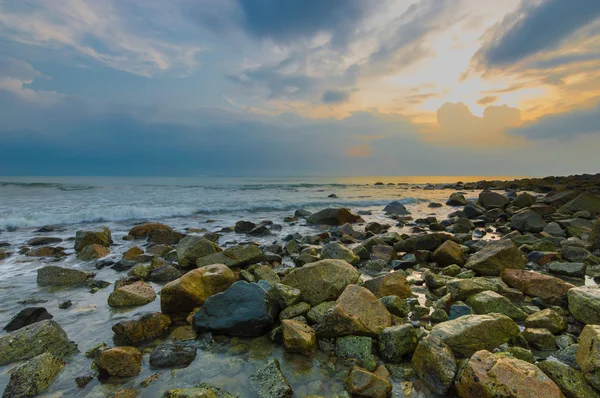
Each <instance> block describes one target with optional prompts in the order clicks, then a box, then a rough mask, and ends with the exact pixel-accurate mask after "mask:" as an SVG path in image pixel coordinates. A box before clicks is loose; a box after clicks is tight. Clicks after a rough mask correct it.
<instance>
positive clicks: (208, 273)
mask: <svg viewBox="0 0 600 398" xmlns="http://www.w3.org/2000/svg"><path fill="white" fill-rule="evenodd" d="M235 281H236V277H235V274H234V273H233V271H231V270H230V269H229V267H227V266H226V265H223V264H213V265H207V266H206V267H202V268H198V269H195V270H192V271H190V272H188V273H187V274H185V275H183V276H182V277H181V278H179V279H175V280H174V281H173V282H169V283H168V284H166V285H165V286H164V287H163V288H162V290H161V292H160V308H161V311H162V312H164V313H168V314H175V313H181V312H190V311H192V310H193V309H194V308H197V307H200V306H201V305H202V304H204V302H205V301H206V299H208V298H209V297H210V296H213V295H215V294H217V293H220V292H223V291H225V290H227V289H228V288H229V287H230V286H231V285H232V284H233V283H234V282H235Z"/></svg>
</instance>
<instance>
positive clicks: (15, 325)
mask: <svg viewBox="0 0 600 398" xmlns="http://www.w3.org/2000/svg"><path fill="white" fill-rule="evenodd" d="M45 319H52V315H50V314H49V313H48V311H46V309H45V308H43V307H30V308H25V309H24V310H21V311H19V313H18V314H17V315H15V316H14V318H13V319H11V321H10V322H9V323H8V325H6V326H5V327H4V330H6V331H7V332H14V331H15V330H18V329H21V328H23V327H25V326H29V325H31V324H32V323H36V322H40V321H43V320H45Z"/></svg>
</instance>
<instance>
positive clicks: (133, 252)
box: [123, 246, 144, 261]
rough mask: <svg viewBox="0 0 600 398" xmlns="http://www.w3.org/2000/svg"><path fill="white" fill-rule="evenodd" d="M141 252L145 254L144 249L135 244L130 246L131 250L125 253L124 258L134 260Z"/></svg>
mask: <svg viewBox="0 0 600 398" xmlns="http://www.w3.org/2000/svg"><path fill="white" fill-rule="evenodd" d="M140 254H144V251H143V250H142V249H140V248H139V247H137V246H133V247H132V248H130V249H129V250H127V251H126V252H125V253H123V259H124V260H132V261H133V260H135V259H136V258H137V256H139V255H140Z"/></svg>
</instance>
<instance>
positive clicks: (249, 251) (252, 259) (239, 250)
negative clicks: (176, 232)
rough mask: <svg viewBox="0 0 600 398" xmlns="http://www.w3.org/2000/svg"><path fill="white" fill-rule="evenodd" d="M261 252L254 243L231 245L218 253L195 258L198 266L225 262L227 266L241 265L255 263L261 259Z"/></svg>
mask: <svg viewBox="0 0 600 398" xmlns="http://www.w3.org/2000/svg"><path fill="white" fill-rule="evenodd" d="M263 257H264V256H263V253H262V252H261V251H260V249H259V248H258V247H257V246H256V245H252V244H249V245H238V246H232V247H229V248H227V249H225V250H224V251H222V252H219V253H213V254H209V255H208V256H204V257H200V258H199V259H198V260H196V265H197V266H198V267H203V266H206V265H211V264H225V265H226V266H228V267H243V266H245V265H250V264H256V263H258V262H260V261H261V260H262V259H263Z"/></svg>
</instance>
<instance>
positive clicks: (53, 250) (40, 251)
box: [9, 246, 66, 258]
mask: <svg viewBox="0 0 600 398" xmlns="http://www.w3.org/2000/svg"><path fill="white" fill-rule="evenodd" d="M26 249H27V248H24V250H26ZM9 254H10V253H9ZM25 255H26V256H27V257H56V258H60V257H64V256H66V254H65V251H64V249H63V248H62V247H47V246H44V247H38V248H36V249H31V250H27V252H26V253H25Z"/></svg>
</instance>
